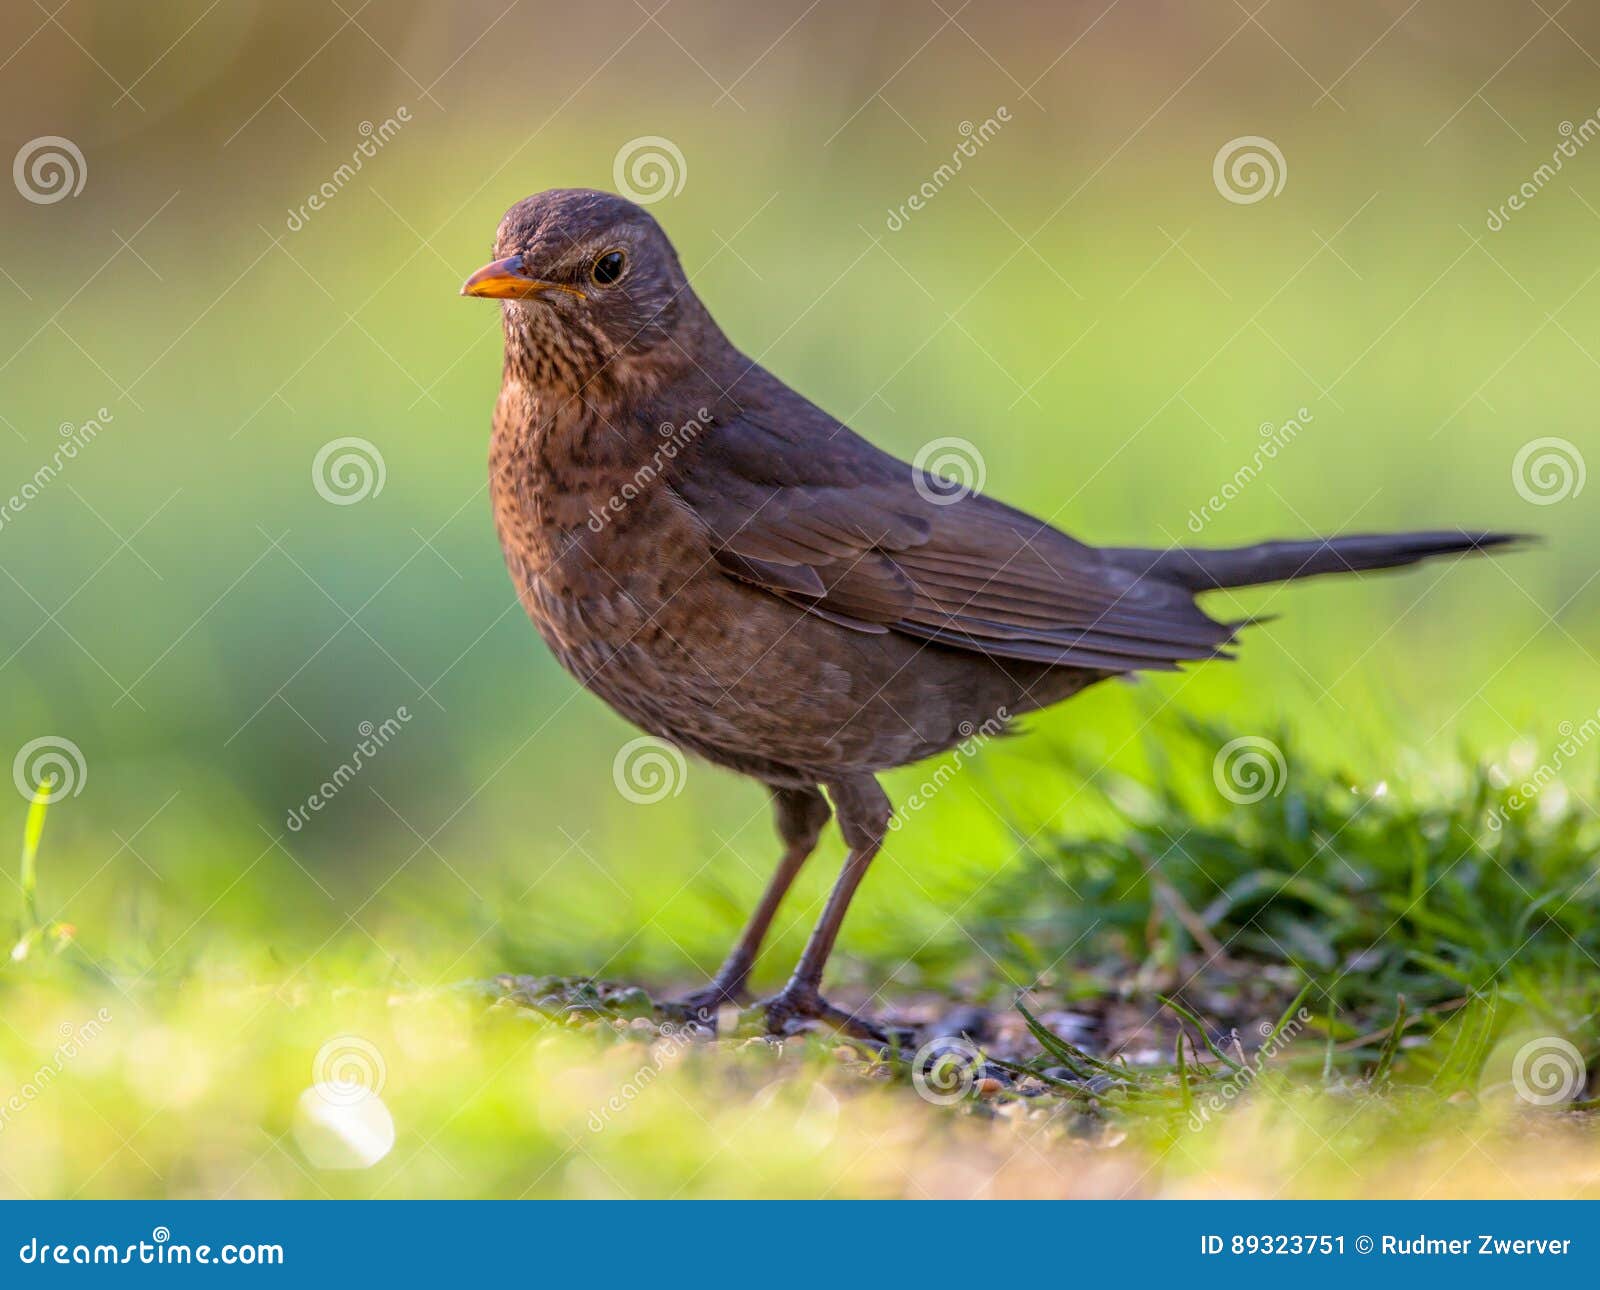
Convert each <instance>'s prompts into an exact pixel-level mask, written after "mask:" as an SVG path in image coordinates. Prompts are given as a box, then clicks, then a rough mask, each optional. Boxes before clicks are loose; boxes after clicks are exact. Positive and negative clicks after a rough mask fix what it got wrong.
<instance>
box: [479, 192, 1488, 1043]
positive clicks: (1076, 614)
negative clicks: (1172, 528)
mask: <svg viewBox="0 0 1600 1290" xmlns="http://www.w3.org/2000/svg"><path fill="white" fill-rule="evenodd" d="M494 256H495V258H494V260H493V262H492V263H490V264H487V265H485V266H484V267H483V268H482V269H479V270H478V271H477V272H476V273H474V274H473V275H472V276H471V277H470V278H468V279H467V281H466V283H465V285H464V286H463V287H462V289H461V290H462V294H464V295H469V296H483V297H487V298H489V299H494V300H500V301H501V302H502V307H501V318H502V323H503V326H504V332H505V368H504V375H503V383H502V385H501V388H500V398H499V402H498V403H497V404H496V406H495V413H494V433H493V439H492V444H491V448H490V454H489V464H490V488H491V494H492V498H493V504H494V518H495V525H496V527H497V529H498V531H499V535H500V543H501V546H502V547H503V548H504V550H505V558H506V564H507V566H508V567H509V569H510V572H511V577H512V580H513V581H514V582H515V584H516V588H517V592H518V595H519V596H520V597H521V600H522V603H523V606H524V607H525V608H526V609H527V612H528V615H529V617H530V618H532V619H533V623H534V626H535V627H537V628H538V630H539V633H540V635H541V636H543V637H544V639H545V641H546V642H547V643H548V644H549V646H550V648H551V649H552V650H554V651H555V654H556V657H557V658H558V659H560V660H561V662H562V664H563V665H564V666H565V667H566V668H567V669H568V670H569V671H570V672H572V673H573V675H574V676H576V677H577V678H578V680H579V681H580V682H581V683H582V684H583V685H584V686H586V687H587V688H588V689H590V690H592V691H594V692H595V693H596V694H598V695H599V696H600V697H601V698H602V699H604V700H605V701H606V702H607V703H609V704H610V705H611V706H612V707H613V708H615V709H616V710H617V711H618V712H620V713H621V714H622V715H623V716H625V717H627V718H628V719H629V720H630V721H632V722H634V723H635V724H637V725H639V726H642V727H643V728H644V729H645V730H646V731H648V732H650V733H651V734H652V735H656V736H659V737H660V738H662V739H665V740H668V741H670V742H671V743H672V744H674V745H676V746H677V747H679V748H681V749H684V750H686V751H687V752H690V753H694V754H697V755H699V756H701V757H703V758H705V759H707V760H708V761H711V762H715V763H717V764H719V765H722V766H726V767H729V768H731V769H733V770H736V771H741V772H743V773H744V774H746V775H750V776H753V777H754V778H756V779H758V780H760V781H761V782H762V783H764V784H766V785H767V786H768V789H769V790H770V792H771V794H772V798H773V804H774V806H775V808H776V812H777V825H778V834H779V836H780V838H781V839H782V841H783V845H784V853H783V859H782V861H781V862H780V863H779V866H778V872H777V874H776V876H775V877H774V878H773V879H772V882H771V884H770V886H769V887H768V888H767V890H766V893H765V894H764V895H763V896H762V898H761V903H760V904H759V905H758V906H757V908H756V911H755V913H754V915H753V916H752V918H751V920H750V923H749V926H748V927H747V928H746V929H745V931H744V934H743V935H742V936H741V937H740V939H739V941H738V943H737V944H736V945H735V946H734V947H733V950H732V951H731V952H730V953H729V955H728V957H727V960H726V961H725V962H724V963H723V965H722V967H721V969H720V970H719V971H718V972H717V974H716V976H715V977H714V978H713V980H712V982H711V984H710V985H709V986H708V987H707V988H706V989H704V990H702V991H700V992H698V993H696V994H694V995H692V996H690V998H689V999H688V1000H686V1001H685V1006H686V1007H687V1008H688V1009H689V1011H690V1013H691V1014H692V1015H695V1016H697V1017H700V1018H702V1019H709V1018H711V1017H713V1016H714V1015H715V1013H716V1011H717V1009H718V1007H719V1006H720V1005H723V1004H725V1003H729V1002H732V1001H735V1000H737V999H738V998H739V997H740V996H741V995H742V993H743V991H744V987H745V984H746V982H747V980H748V978H749V975H750V969H751V966H752V964H753V963H754V961H755V957H756V953H757V951H758V950H759V948H760V946H761V942H762V938H763V937H764V936H765V934H766V931H767V928H768V925H769V924H770V923H771V922H772V917H773V915H774V913H775V912H776V911H777V908H778V904H779V902H780V901H781V900H782V899H783V896H784V893H785V891H787V890H788V887H789V885H790V883H792V882H793V881H794V877H795V875H796V874H797V873H798V872H799V870H800V867H801V865H803V864H804V863H805V860H806V858H807V856H809V855H810V854H811V851H812V849H813V848H814V847H815V846H816V843H817V839H818V836H819V835H820V833H821V831H822V828H823V826H824V825H825V824H826V823H827V821H828V817H829V802H830V800H831V802H832V806H833V810H834V812H836V813H837V814H838V817H839V828H840V831H841V832H842V833H843V835H844V839H845V842H846V843H847V845H848V847H849V853H848V856H847V858H846V860H845V863H844V869H843V871H842V873H841V874H840V876H839V880H838V883H837V884H836V885H835V887H834V888H833V891H832V894H831V895H830V896H829V897H828V902H827V907H826V909H825V910H824V912H823V915H822V918H821V920H820V921H819V922H818V923H817V926H816V929H815V931H813V932H812V934H811V939H810V940H809V942H808V943H807V945H806V948H805V952H804V954H803V955H802V956H801V958H800V962H799V964H798V965H797V966H796V968H795V970H794V974H793V975H792V976H791V977H790V979H789V982H788V984H787V985H786V986H784V988H783V990H782V991H781V992H780V993H778V994H777V995H776V996H775V997H773V998H772V999H770V1000H768V1001H767V1002H766V1005H765V1007H766V1016H767V1021H768V1025H769V1027H770V1028H771V1029H772V1030H773V1031H775V1032H780V1033H781V1032H782V1031H783V1030H785V1029H787V1028H788V1027H789V1025H790V1024H791V1023H792V1022H794V1021H795V1020H796V1019H804V1018H815V1019H819V1020H822V1021H826V1022H829V1023H831V1024H834V1025H837V1026H840V1027H842V1028H844V1029H846V1030H849V1031H851V1032H854V1033H857V1034H861V1035H865V1036H869V1037H872V1038H876V1039H879V1040H881V1039H882V1038H883V1032H882V1031H881V1030H880V1029H879V1028H878V1027H877V1026H876V1025H875V1024H874V1023H873V1022H872V1021H870V1020H869V1019H867V1018H865V1017H861V1016H856V1015H853V1014H851V1013H848V1012H845V1011H843V1010H842V1009H839V1008H836V1007H834V1006H833V1005H832V1004H830V1003H828V1002H827V1000H825V999H824V998H823V997H822V992H821V985H822V973H823V967H824V965H825V964H826V962H827V960H828V955H829V953H830V952H831V951H832V949H833V945H834V941H835V939H836V938H837V936H838V934H839V927H840V924H841V923H842V922H843V921H844V916H845V910H846V908H847V907H848V906H849V904H850V899H851V897H852V896H853V895H854V894H855V890H856V888H857V886H858V885H859V884H860V882H861V879H862V877H863V876H864V875H865V874H866V871H867V867H868V865H869V864H871V862H872V858H873V856H874V855H875V854H876V853H877V851H878V849H879V847H880V846H881V844H882V843H883V840H884V836H885V833H886V831H887V829H888V827H889V824H890V820H891V807H890V803H889V799H888V797H887V796H885V794H884V791H883V789H882V788H881V787H880V786H879V784H878V780H877V778H876V776H877V774H878V772H880V771H884V770H888V769H890V768H892V767H896V766H903V765H905V764H906V763H908V762H914V761H917V760H919V759H921V758H925V757H930V756H933V755H934V754H936V753H939V752H942V751H944V750H946V749H949V748H951V747H953V746H955V745H956V744H958V743H960V742H961V741H962V740H964V739H966V738H969V737H970V736H971V735H972V733H973V731H974V730H976V729H980V728H982V729H993V728H995V727H996V726H997V725H999V724H1002V723H1004V722H1006V721H1009V720H1011V719H1012V718H1015V717H1016V716H1018V715H1020V714H1022V713H1025V712H1028V711H1031V710H1033V709H1037V708H1042V707H1044V706H1046V705H1047V704H1052V703H1057V702H1059V701H1061V700H1062V699H1065V698H1067V697H1069V696H1070V695H1074V694H1077V693H1078V692H1079V691H1080V690H1082V689H1084V687H1086V686H1089V685H1092V684H1094V683H1095V682H1096V681H1102V680H1105V679H1106V678H1108V677H1113V676H1118V675H1122V674H1125V673H1129V672H1135V671H1145V670H1174V669H1176V668H1177V667H1178V666H1179V665H1180V664H1182V663H1185V662H1190V661H1194V660H1200V659H1209V658H1215V657H1229V655H1228V654H1227V653H1226V652H1225V649H1226V647H1227V646H1228V645H1229V644H1230V643H1231V642H1232V641H1233V640H1234V637H1235V634H1236V631H1237V629H1238V628H1239V627H1241V626H1243V624H1242V623H1225V622H1217V621H1215V620H1214V619H1211V618H1209V617H1207V616H1206V615H1205V614H1204V613H1202V612H1201V610H1200V609H1199V608H1198V607H1197V606H1196V605H1195V602H1194V597H1195V594H1196V593H1198V592H1202V591H1209V590H1212V589H1214V588H1219V587H1244V586H1251V585H1255V584H1258V583H1269V582H1282V581H1286V580H1289V579H1296V578H1305V577H1310V576H1312V575H1315V574H1323V573H1347V572H1353V571H1356V570H1362V569H1384V568H1391V567H1394V566H1398V565H1405V564H1411V563H1414V562H1415V561H1418V560H1423V559H1426V558H1428V557H1429V556H1436V555H1445V554H1449V553H1453V552H1461V551H1475V550H1481V549H1483V548H1485V547H1491V546H1498V545H1501V544H1503V543H1505V542H1507V541H1509V540H1512V536H1513V535H1507V534H1498V533H1460V532H1431V533H1401V534H1379V535H1360V536H1347V537H1338V538H1328V539H1320V540H1311V541H1295V542H1268V543H1263V544H1261V545H1258V546H1250V547H1241V548H1234V549H1227V550H1216V549H1211V550H1202V549H1188V548H1172V549H1166V550H1143V549H1133V548H1104V549H1101V548H1095V547H1091V546H1086V545H1084V544H1083V543H1081V542H1079V541H1076V540H1075V539H1073V538H1070V537H1068V536H1067V535H1066V534H1064V533H1062V532H1059V531H1058V530H1056V529H1054V528H1052V527H1051V526H1050V525H1049V524H1047V523H1045V522H1043V521H1041V520H1038V519H1035V518H1033V517H1032V516H1030V515H1027V514H1025V513H1024V512H1022V511H1019V510H1015V509H1013V508H1012V507H1009V506H1006V505H1005V504H1004V503H1002V502H997V501H994V500H992V499H991V498H988V497H983V496H979V495H976V494H973V493H969V492H967V491H966V490H964V489H963V488H961V487H959V486H958V485H955V484H952V483H951V482H950V481H948V480H946V479H943V478H941V477H939V476H937V475H933V474H930V473H928V472H926V471H923V470H919V469H916V468H914V467H912V466H910V465H907V464H906V463H905V462H903V461H899V460H897V459H896V458H894V457H891V456H890V455H889V454H888V453H885V452H881V451H879V450H878V449H877V448H875V447H873V446H872V445H871V444H870V443H868V442H867V441H866V440H864V439H862V438H860V437H859V436H857V435H856V434H855V433H854V432H853V431H852V430H851V429H850V427H848V426H846V425H844V424H843V423H842V422H840V421H838V420H837V419H835V418H834V417H831V416H829V415H828V414H827V413H826V412H824V411H822V409H821V408H819V407H817V406H816V405H815V404H813V403H811V402H810V401H808V400H807V399H805V398H804V397H803V396H801V395H799V394H797V393H795V391H794V390H792V389H790V388H789V387H788V386H787V385H785V384H784V383H783V382H782V381H780V380H779V379H778V378H777V377H775V376H773V375H772V374H771V373H770V372H768V371H767V370H766V369H765V368H763V367H761V366H760V365H759V364H758V363H755V362H753V361H752V360H750V359H749V358H747V357H745V356H744V355H743V354H741V353H740V352H739V351H738V350H737V349H736V348H734V346H733V344H732V343H731V342H730V341H729V340H728V338H727V337H726V336H724V335H723V334H722V331H721V330H720V329H719V328H718V327H717V324H716V323H715V322H714V321H713V320H712V318H711V315H710V314H709V313H708V312H707V311H706V308H705V306H704V305H703V304H702V303H701V302H700V300H699V298H698V297H697V296H696V295H695V293H694V291H693V290H691V289H690V286H689V282H688V279H687V278H686V277H685V275H684V272H683V268H682V266H681V265H680V264H679V262H678V256H677V253H676V252H675V251H674V250H673V247H672V244H671V242H669V241H668V240H667V237H666V235H665V234H664V233H663V232H662V231H661V228H660V226H659V225H657V223H656V221H655V220H654V219H653V218H652V217H651V216H650V215H649V214H647V213H646V212H645V211H643V210H641V209H640V208H639V207H638V206H636V205H634V204H633V203H631V202H628V201H625V200H623V199H622V198H620V197H616V196H613V195H612V194H610V193H603V192H592V191H586V190H578V189H563V190H553V191H550V192H545V193H540V194H538V195H537V196H534V197H529V198H527V199H526V200H524V201H520V202H518V203H517V204H516V205H515V206H513V207H512V208H511V209H510V210H509V211H508V212H507V213H506V216H505V218H504V219H503V220H502V221H501V222H500V228H499V231H498V233H497V235H496V237H495V245H494ZM824 789H825V790H826V791H827V796H826V797H824V796H823V791H822V790H824Z"/></svg>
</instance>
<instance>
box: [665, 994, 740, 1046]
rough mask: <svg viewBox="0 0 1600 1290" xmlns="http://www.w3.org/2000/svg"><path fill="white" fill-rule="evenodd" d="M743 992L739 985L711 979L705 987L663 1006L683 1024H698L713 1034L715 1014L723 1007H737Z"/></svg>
mask: <svg viewBox="0 0 1600 1290" xmlns="http://www.w3.org/2000/svg"><path fill="white" fill-rule="evenodd" d="M743 994H744V990H743V987H741V986H737V985H723V984H720V983H719V982H716V981H713V982H712V983H711V984H710V985H708V986H706V987H705V989H703V990H696V991H695V992H694V993H693V994H690V995H685V996H684V997H683V998H682V999H675V1000H673V1001H672V1002H671V1003H667V1004H664V1005H663V1008H664V1009H665V1011H666V1012H668V1013H669V1014H670V1015H671V1016H672V1017H674V1018H675V1019H678V1020H681V1021H682V1022H683V1023H684V1024H685V1025H690V1026H699V1027H700V1028H702V1029H703V1030H706V1031H709V1032H710V1033H711V1034H713V1035H714V1034H716V1033H717V1014H718V1013H720V1012H721V1011H722V1010H723V1009H724V1008H737V1007H738V1006H739V1000H740V998H741V997H742V996H743Z"/></svg>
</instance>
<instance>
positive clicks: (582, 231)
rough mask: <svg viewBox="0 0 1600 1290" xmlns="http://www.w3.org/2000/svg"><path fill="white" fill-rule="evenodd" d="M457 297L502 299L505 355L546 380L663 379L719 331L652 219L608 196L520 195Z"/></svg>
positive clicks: (573, 192)
mask: <svg viewBox="0 0 1600 1290" xmlns="http://www.w3.org/2000/svg"><path fill="white" fill-rule="evenodd" d="M461 294H462V295H464V296H480V297H483V298H486V299H490V300H500V301H503V302H504V307H503V310H502V312H503V314H504V319H505V332H506V345H507V358H508V361H509V362H511V363H513V364H518V365H522V366H526V367H527V368H528V372H527V375H528V376H529V377H530V378H531V379H533V380H535V381H538V382H539V383H541V384H553V385H565V386H568V387H571V388H581V387H583V386H586V385H587V384H588V383H590V382H592V381H594V380H595V379H596V378H598V377H600V376H602V374H607V375H609V376H610V377H611V378H612V379H615V380H619V381H628V380H638V379H641V378H642V379H645V380H647V381H648V380H650V379H651V378H664V377H666V376H667V375H669V374H670V372H671V371H672V370H673V369H675V368H676V367H677V366H678V365H679V364H680V363H682V362H684V361H686V360H685V355H687V354H690V353H693V352H695V348H696V346H697V343H698V342H699V341H700V340H701V336H700V335H699V333H703V332H705V331H706V330H707V329H708V328H709V329H710V330H712V331H714V330H715V328H714V326H713V325H712V324H711V322H710V318H709V317H708V316H707V314H706V312H705V309H704V307H703V306H702V305H701V304H700V302H699V300H698V299H696V297H695V295H694V293H693V291H691V290H690V288H689V281H688V279H687V278H686V277H685V276H684V272H683V266H682V265H680V264H679V263H678V255H677V252H675V251H674V250H673V249H672V243H671V242H669V241H668V240H667V235H666V234H665V233H663V232H662V231H661V227H660V225H658V224H657V223H656V222H655V220H654V219H652V218H651V217H650V215H649V214H647V213H646V212H645V211H644V210H642V209H641V208H640V207H638V206H636V205H634V203H632V202H630V201H627V200H625V199H624V198H621V197H618V196H616V195H615V194H613V193H602V192H596V191H593V190H591V189H583V188H554V189H551V190H550V191H549V192H543V193H537V194H535V195H534V196H532V197H527V198H524V199H523V200H522V201H520V202H518V203H517V204H516V205H515V206H513V207H512V208H511V209H510V210H508V211H507V212H506V214H505V218H504V219H502V220H501V221H500V228H499V231H498V232H497V233H496V234H495V242H494V259H493V260H491V261H490V262H489V263H488V264H486V265H484V266H483V268H481V269H479V270H478V271H477V272H476V273H474V274H473V275H472V276H471V277H470V278H468V279H467V280H466V282H465V283H464V284H462V287H461Z"/></svg>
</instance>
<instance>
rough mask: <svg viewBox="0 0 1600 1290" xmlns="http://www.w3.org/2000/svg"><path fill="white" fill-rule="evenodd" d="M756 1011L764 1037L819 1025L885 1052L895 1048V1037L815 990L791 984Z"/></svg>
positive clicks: (897, 1042) (763, 1002) (875, 1023)
mask: <svg viewBox="0 0 1600 1290" xmlns="http://www.w3.org/2000/svg"><path fill="white" fill-rule="evenodd" d="M760 1007H761V1008H762V1009H763V1010H764V1011H765V1013H766V1018H767V1033H768V1034H772V1035H787V1034H792V1033H793V1031H794V1029H795V1027H796V1026H797V1025H798V1024H799V1023H801V1022H806V1021H820V1022H822V1023H823V1024H824V1025H828V1026H832V1027H833V1028H834V1029H836V1030H840V1031H843V1032H844V1033H845V1034H847V1035H852V1036H854V1037H855V1038H857V1039H865V1040H867V1041H868V1042H870V1043H874V1044H879V1045H881V1046H882V1047H884V1048H885V1049H892V1048H895V1047H898V1046H899V1037H898V1036H892V1035H891V1034H890V1033H889V1032H888V1031H887V1030H885V1029H884V1028H883V1027H882V1026H880V1025H879V1024H878V1023H877V1022H875V1021H873V1020H871V1019H870V1018H867V1017H863V1016H861V1015H860V1014H858V1013H854V1012H847V1011H845V1009H843V1008H838V1007H835V1006H834V1005H833V1004H831V1003H829V1002H828V1001H827V1000H826V999H824V998H823V997H822V995H821V994H820V993H819V992H818V991H817V990H815V989H813V988H810V987H806V986H797V985H795V984H794V983H793V982H790V983H789V984H788V985H787V986H785V987H784V988H783V990H782V991H781V992H780V993H778V994H775V995H773V996H772V998H770V999H766V1000H763V1001H762V1003H761V1005H760Z"/></svg>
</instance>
